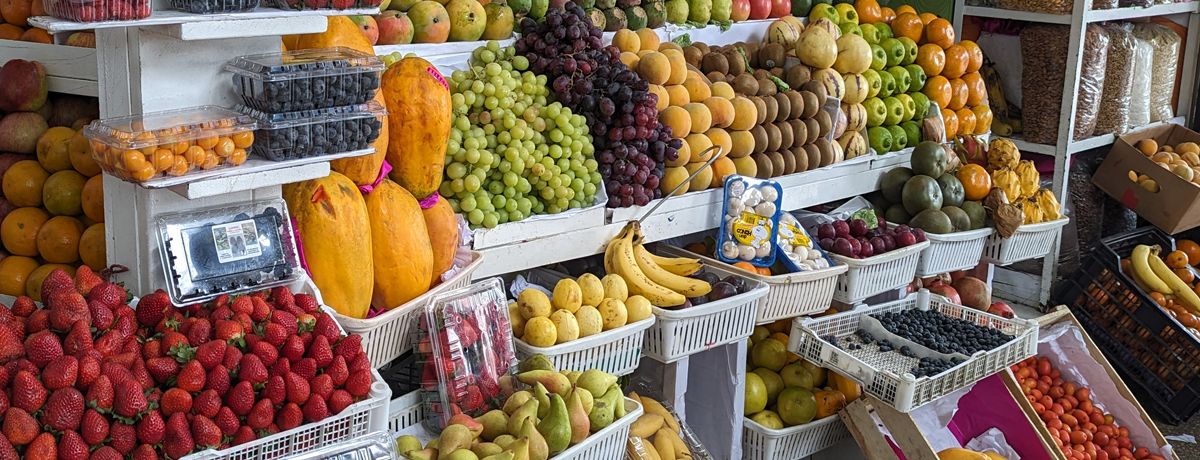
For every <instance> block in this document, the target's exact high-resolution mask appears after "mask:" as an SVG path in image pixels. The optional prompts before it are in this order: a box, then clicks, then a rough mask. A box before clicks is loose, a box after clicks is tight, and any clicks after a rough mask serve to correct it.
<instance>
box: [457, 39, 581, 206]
mask: <svg viewBox="0 0 1200 460" xmlns="http://www.w3.org/2000/svg"><path fill="white" fill-rule="evenodd" d="M469 65H470V69H468V70H458V71H454V72H453V73H452V74H451V76H450V91H451V101H452V105H453V110H454V123H453V128H452V129H451V131H450V144H449V147H448V148H447V149H446V169H445V175H444V180H443V182H442V184H441V187H440V189H439V192H440V193H441V194H442V196H444V197H446V198H447V199H448V200H449V201H450V205H451V206H452V207H453V209H454V211H455V212H459V213H462V214H464V215H465V216H466V218H467V221H468V222H470V224H471V226H472V227H475V228H478V227H484V228H493V227H495V226H497V225H499V224H503V223H506V222H516V221H519V220H522V219H525V218H527V217H529V216H532V215H537V214H557V213H560V212H563V211H566V210H569V209H576V208H583V207H587V206H591V205H592V204H593V203H594V201H595V198H596V193H597V191H598V189H599V187H600V181H601V177H600V173H599V171H598V170H597V168H598V167H599V164H598V163H597V162H596V159H595V158H594V157H593V154H594V148H593V146H592V138H591V136H590V135H589V134H588V127H587V120H586V119H585V118H584V117H583V116H582V115H578V114H573V113H571V110H570V109H569V108H567V107H564V106H563V105H562V104H560V103H558V102H552V101H551V100H550V99H551V95H550V90H549V88H548V87H547V86H546V83H547V82H546V77H545V76H539V75H535V74H534V73H533V72H531V71H529V60H528V59H526V58H525V57H524V56H517V55H516V53H515V51H514V50H513V48H512V47H504V48H501V47H500V45H499V43H497V42H495V41H491V42H488V44H487V45H486V46H482V47H480V48H478V49H476V50H475V51H474V52H473V53H472V55H471V59H470V62H469Z"/></svg>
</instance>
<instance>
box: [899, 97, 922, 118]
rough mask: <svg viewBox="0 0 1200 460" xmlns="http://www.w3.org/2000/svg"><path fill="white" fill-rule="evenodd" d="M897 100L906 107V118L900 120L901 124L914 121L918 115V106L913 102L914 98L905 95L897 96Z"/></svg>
mask: <svg viewBox="0 0 1200 460" xmlns="http://www.w3.org/2000/svg"><path fill="white" fill-rule="evenodd" d="M896 99H897V100H899V101H900V106H901V107H904V116H903V117H901V118H900V121H901V122H905V121H908V120H912V119H913V116H915V115H916V114H917V104H916V102H913V98H912V96H909V95H907V94H904V93H900V94H897V95H896Z"/></svg>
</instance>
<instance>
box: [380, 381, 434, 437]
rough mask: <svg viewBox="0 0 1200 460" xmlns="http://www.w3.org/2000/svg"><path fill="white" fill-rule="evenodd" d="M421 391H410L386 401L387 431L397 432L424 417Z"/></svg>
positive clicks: (417, 422) (418, 422)
mask: <svg viewBox="0 0 1200 460" xmlns="http://www.w3.org/2000/svg"><path fill="white" fill-rule="evenodd" d="M424 414H425V412H424V409H423V408H422V406H421V392H420V391H411V392H408V393H406V394H404V395H403V396H400V397H399V398H396V399H393V400H392V402H390V403H388V431H389V432H391V433H397V432H400V431H403V430H404V429H405V428H408V427H410V426H413V425H417V424H420V423H421V420H424V419H425V415H424Z"/></svg>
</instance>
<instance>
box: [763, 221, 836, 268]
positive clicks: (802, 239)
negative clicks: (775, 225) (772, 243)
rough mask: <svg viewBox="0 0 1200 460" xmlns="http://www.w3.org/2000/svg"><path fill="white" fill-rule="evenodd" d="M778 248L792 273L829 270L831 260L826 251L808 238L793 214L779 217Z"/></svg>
mask: <svg viewBox="0 0 1200 460" xmlns="http://www.w3.org/2000/svg"><path fill="white" fill-rule="evenodd" d="M776 246H778V248H779V253H780V254H782V255H783V256H784V257H783V261H782V262H783V265H784V266H785V267H787V268H789V269H791V270H792V271H797V272H807V271H812V270H819V269H822V268H829V258H828V257H826V256H825V251H822V250H821V248H820V246H819V245H818V244H817V242H816V241H813V239H812V237H810V236H808V232H806V231H805V230H804V227H803V226H801V225H800V221H798V220H796V217H795V216H793V215H791V213H786V212H785V213H783V214H782V215H781V216H780V217H779V235H778V237H777V238H776Z"/></svg>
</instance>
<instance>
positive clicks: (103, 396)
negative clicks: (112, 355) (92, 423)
mask: <svg viewBox="0 0 1200 460" xmlns="http://www.w3.org/2000/svg"><path fill="white" fill-rule="evenodd" d="M113 398H114V396H113V386H112V381H111V380H109V379H108V376H107V375H103V374H101V375H100V376H99V377H96V382H95V383H93V384H92V386H91V387H89V388H88V394H87V398H86V399H87V405H88V407H92V408H95V409H98V410H101V411H108V410H109V409H112V405H113Z"/></svg>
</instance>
